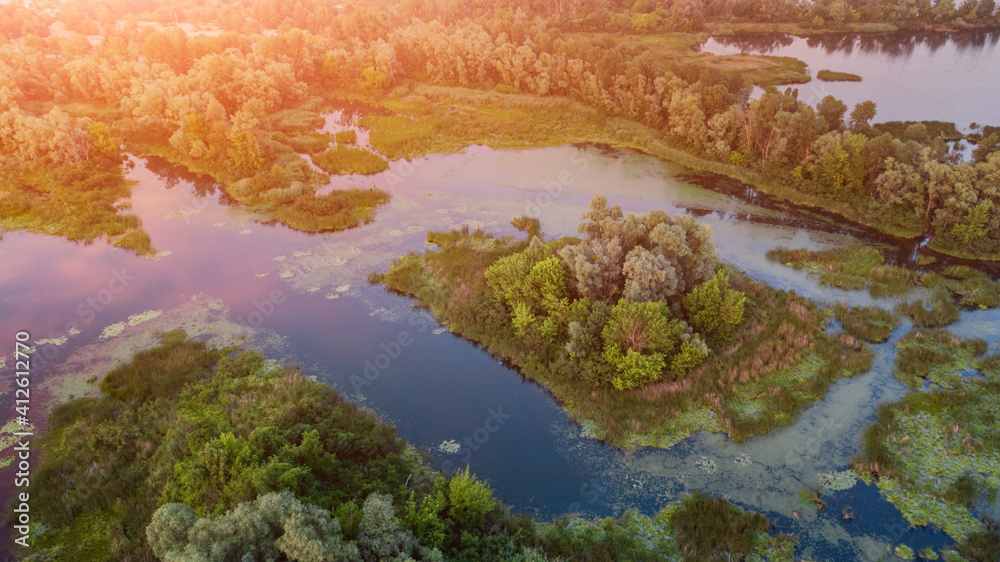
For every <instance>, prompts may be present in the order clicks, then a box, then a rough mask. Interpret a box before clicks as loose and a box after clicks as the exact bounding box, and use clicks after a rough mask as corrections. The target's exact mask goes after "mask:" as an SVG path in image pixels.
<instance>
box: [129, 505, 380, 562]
mask: <svg viewBox="0 0 1000 562" xmlns="http://www.w3.org/2000/svg"><path fill="white" fill-rule="evenodd" d="M375 495H377V494H372V496H375ZM389 506H390V508H391V507H392V505H391V503H390V504H389ZM146 537H147V540H148V541H149V545H150V547H151V548H152V549H153V553H154V554H155V555H156V556H157V558H159V559H161V560H164V561H167V562H181V561H184V560H295V561H302V562H326V561H356V560H360V556H359V554H358V549H357V547H356V546H354V545H353V544H352V543H349V542H345V541H344V540H343V537H342V535H341V532H340V524H339V523H338V521H337V519H335V518H333V517H332V516H331V515H330V512H329V511H327V510H325V509H322V508H320V507H317V506H314V505H308V504H303V503H301V502H300V501H299V500H298V499H296V498H295V496H294V495H292V493H291V492H287V491H286V492H282V493H280V494H275V493H271V494H266V495H263V496H260V497H258V498H257V499H256V500H254V501H251V502H244V503H241V504H239V505H237V506H236V507H235V508H233V509H232V510H230V511H227V512H226V513H224V514H222V515H219V516H218V517H203V518H201V519H197V518H196V516H195V513H194V510H193V509H192V508H191V507H189V506H187V505H184V504H177V503H168V504H164V505H163V506H161V507H160V508H159V509H157V510H156V512H154V513H153V518H152V520H151V521H150V523H149V526H148V527H146Z"/></svg>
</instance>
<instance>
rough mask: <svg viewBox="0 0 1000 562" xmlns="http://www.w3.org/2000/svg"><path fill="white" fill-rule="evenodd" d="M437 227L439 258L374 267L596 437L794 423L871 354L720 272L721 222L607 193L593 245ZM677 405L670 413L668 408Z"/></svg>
mask: <svg viewBox="0 0 1000 562" xmlns="http://www.w3.org/2000/svg"><path fill="white" fill-rule="evenodd" d="M513 222H514V224H515V225H517V226H518V227H519V228H521V229H522V230H525V231H527V232H529V238H530V241H524V242H518V241H514V240H512V239H494V238H493V237H491V236H489V235H488V234H485V233H483V232H481V231H477V232H474V233H471V234H470V233H469V232H468V229H464V230H461V231H452V232H450V233H430V234H429V235H428V241H429V242H431V243H434V244H436V245H438V246H440V250H439V251H429V252H427V253H425V254H423V255H415V254H411V255H408V256H405V257H403V258H401V259H400V260H398V261H397V262H396V263H395V264H394V265H393V266H392V268H391V269H390V270H389V272H387V273H385V274H380V275H373V277H372V279H373V280H374V281H376V282H382V283H385V284H386V286H387V287H388V288H390V289H392V290H395V291H398V292H401V293H404V294H408V295H413V296H416V297H417V298H418V299H419V300H420V302H421V304H422V305H423V306H426V307H428V308H429V309H431V310H432V311H433V312H434V313H435V314H436V315H437V316H438V318H439V319H440V320H441V321H442V322H444V323H446V324H447V325H448V327H449V329H450V330H451V331H453V332H455V333H458V334H462V335H464V336H465V337H467V338H469V339H472V340H474V341H477V342H480V343H482V344H483V345H484V346H485V347H486V348H487V349H489V350H490V351H491V352H493V353H495V354H497V355H500V356H502V357H503V358H505V359H507V360H509V361H511V362H512V363H513V364H515V365H517V366H518V367H519V368H520V369H521V370H522V372H523V373H524V374H525V375H527V376H528V377H530V378H532V379H534V380H536V381H538V382H540V383H542V384H545V385H546V386H547V387H548V388H549V389H550V390H551V391H552V392H553V393H554V394H555V396H556V397H557V398H559V399H560V400H561V401H562V403H563V404H564V405H565V406H566V408H567V409H568V411H569V412H570V414H571V415H572V416H573V417H574V418H575V419H576V420H577V421H579V422H580V423H582V424H583V426H584V429H585V431H587V432H588V433H589V434H591V435H592V436H594V437H599V438H606V439H608V440H610V441H612V442H614V443H616V444H626V445H633V446H634V445H651V446H659V447H671V446H673V444H675V443H676V442H677V441H679V440H680V439H682V438H683V437H685V436H686V435H688V434H689V433H690V432H691V431H693V430H696V429H708V430H714V431H718V430H720V429H724V430H725V431H727V432H728V433H729V434H730V436H731V437H733V438H735V439H745V438H747V437H749V436H751V435H754V434H756V433H761V432H764V431H767V430H769V429H770V428H772V427H774V426H776V425H782V424H786V423H790V422H791V421H792V420H793V419H794V416H795V415H796V414H797V413H798V412H799V411H800V410H801V409H802V408H804V407H805V406H806V405H808V404H809V403H811V402H812V401H814V400H816V399H817V398H819V397H820V396H822V394H823V393H824V392H825V390H826V388H827V386H828V385H829V383H830V382H831V381H832V380H835V379H836V378H838V377H840V376H842V375H845V374H850V373H855V372H859V371H863V370H865V369H867V367H868V363H869V361H870V359H871V350H870V349H868V348H867V347H866V346H865V345H864V344H863V343H862V342H861V341H859V340H856V339H854V338H852V337H851V336H847V335H846V334H831V335H828V334H825V333H824V318H823V314H822V313H821V312H820V311H819V310H818V309H817V308H816V306H815V305H813V304H812V303H810V302H809V301H808V300H806V299H803V298H801V297H798V296H796V295H794V293H786V292H783V291H775V290H773V289H770V288H769V287H766V286H764V285H762V284H759V283H755V282H753V281H752V280H750V279H748V278H746V277H745V276H743V275H741V274H739V273H737V272H735V271H733V270H732V269H731V268H728V267H720V265H719V264H718V262H717V260H716V258H715V248H714V245H713V244H712V242H711V229H710V228H709V227H707V226H706V225H703V224H701V223H698V222H697V221H696V220H695V219H694V218H693V217H690V216H686V215H678V216H674V217H670V216H668V215H667V214H666V213H663V212H662V211H653V212H650V213H648V214H645V215H639V214H627V215H626V214H625V213H623V212H622V210H621V208H619V207H617V206H611V207H609V206H608V205H607V201H606V200H605V199H604V197H602V196H597V197H595V198H594V200H593V201H592V202H591V208H590V210H589V211H588V212H587V213H585V214H584V221H583V222H582V223H581V225H580V233H581V234H582V235H583V239H582V240H581V239H576V238H562V239H558V240H553V241H550V242H542V241H541V238H540V237H539V235H540V234H539V232H538V224H537V221H531V220H524V219H521V220H517V219H515V220H514V221H513ZM664 411H665V412H668V415H666V416H664V415H663V414H662V412H664Z"/></svg>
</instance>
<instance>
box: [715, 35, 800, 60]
mask: <svg viewBox="0 0 1000 562" xmlns="http://www.w3.org/2000/svg"><path fill="white" fill-rule="evenodd" d="M715 40H716V41H718V42H719V43H720V44H722V45H725V46H727V47H736V48H738V49H740V50H741V51H745V52H748V53H756V54H763V55H766V54H768V53H771V52H773V51H775V50H777V49H779V48H781V47H788V46H790V45H791V44H792V43H793V42H794V38H793V37H792V36H791V35H785V34H784V33H737V34H735V35H732V36H721V37H716V38H715Z"/></svg>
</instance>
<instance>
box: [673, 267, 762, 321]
mask: <svg viewBox="0 0 1000 562" xmlns="http://www.w3.org/2000/svg"><path fill="white" fill-rule="evenodd" d="M746 300H747V297H746V295H744V294H743V293H742V292H740V291H737V290H735V289H733V288H731V287H730V286H729V275H728V274H727V273H726V272H725V271H722V270H720V271H719V272H718V273H716V274H715V276H714V277H712V278H711V279H709V280H708V281H706V282H704V283H702V284H701V285H698V286H697V287H695V288H694V289H693V290H692V291H691V292H690V293H688V294H687V295H686V296H685V297H684V310H685V312H686V313H687V318H688V323H690V324H691V327H692V328H694V329H695V330H697V331H698V332H701V333H703V334H706V335H709V336H714V335H717V334H719V333H720V332H721V331H723V330H725V329H726V328H728V327H731V326H738V325H739V324H740V323H741V322H743V309H744V305H745V303H746Z"/></svg>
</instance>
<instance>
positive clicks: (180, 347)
mask: <svg viewBox="0 0 1000 562" xmlns="http://www.w3.org/2000/svg"><path fill="white" fill-rule="evenodd" d="M100 386H101V391H102V395H101V397H99V398H88V399H78V400H75V401H72V402H69V403H67V404H64V405H62V406H59V407H57V408H56V409H55V410H53V412H52V414H51V417H50V420H49V422H50V429H49V432H48V433H47V434H46V435H45V437H44V443H43V447H42V448H41V450H42V453H41V457H40V460H39V465H38V467H37V469H36V474H37V476H35V478H36V480H35V482H34V483H35V486H34V487H33V492H32V500H33V502H34V503H33V504H32V508H33V509H32V514H33V516H34V517H37V518H38V520H39V521H40V524H39V528H40V529H42V531H41V534H40V535H38V536H37V537H35V539H34V540H33V546H32V549H31V551H30V552H29V553H25V552H21V553H19V554H22V555H23V557H24V559H26V560H36V561H39V560H74V561H88V560H124V559H131V560H153V559H159V560H164V561H172V560H241V561H244V562H246V561H247V560H251V561H262V562H263V561H265V560H271V561H283V560H289V561H294V560H298V561H310V562H318V561H320V560H324V561H332V560H342V561H365V562H376V561H383V560H414V559H418V560H462V561H477V560H521V561H544V560H561V559H568V558H572V559H581V558H582V559H602V560H622V561H625V560H655V559H662V558H663V557H664V556H667V557H671V558H679V557H682V554H681V553H682V552H691V553H694V552H698V553H703V552H706V551H711V552H714V553H717V554H718V555H719V556H721V555H723V554H724V553H728V554H730V555H733V556H746V555H750V554H757V555H760V556H765V557H767V558H769V559H775V560H791V559H792V558H791V557H792V551H793V549H794V546H795V542H796V541H795V540H794V539H790V538H788V537H777V538H772V537H770V536H768V535H767V533H766V530H767V529H766V527H767V525H766V519H764V518H763V517H762V516H760V515H758V514H753V513H744V512H743V511H742V510H740V509H738V508H736V507H734V506H731V505H729V504H728V503H727V502H725V501H723V500H713V499H711V498H708V497H707V496H705V495H704V494H696V495H694V496H691V497H688V498H685V499H683V501H682V502H680V503H673V504H670V505H668V506H667V507H666V508H664V510H663V511H661V512H660V513H659V514H658V515H656V516H655V517H653V518H649V517H645V516H643V515H640V514H638V513H636V512H634V511H630V512H627V513H625V515H623V516H622V518H621V519H619V520H615V519H603V520H596V521H590V520H585V519H580V518H578V517H576V516H569V517H566V518H563V519H560V520H559V521H556V522H554V523H536V522H534V521H532V520H531V519H529V518H527V517H520V516H513V515H511V514H510V512H509V510H508V509H507V508H506V507H505V506H504V505H503V504H502V503H501V502H500V501H499V500H497V499H496V498H494V496H493V492H492V491H491V490H490V489H489V488H488V487H487V486H486V485H485V484H483V483H482V482H480V481H479V480H477V479H476V477H475V476H474V475H473V474H471V473H470V472H469V470H468V468H466V469H464V470H459V471H458V472H457V473H455V474H454V475H452V476H451V477H450V478H446V477H445V476H444V475H442V474H435V473H432V472H431V471H430V469H428V468H427V467H426V466H425V465H423V464H422V462H421V460H420V458H419V456H418V455H417V454H416V453H415V451H414V450H413V449H412V448H410V447H408V446H407V445H406V444H405V442H403V441H402V440H400V439H399V438H398V437H397V436H396V434H395V431H394V430H393V428H392V427H391V426H389V425H386V424H385V423H384V422H381V421H379V420H378V419H376V418H375V417H374V416H373V415H372V414H371V413H369V412H367V411H364V410H361V409H358V408H357V407H355V406H353V405H351V404H349V403H345V402H343V401H341V400H340V398H339V397H338V396H337V394H336V392H335V391H333V390H331V389H330V388H328V387H326V386H325V385H322V384H318V383H315V382H312V381H310V380H308V379H306V378H305V377H303V376H302V375H301V374H300V373H298V372H297V371H294V370H291V369H287V368H281V367H277V366H275V365H273V364H271V363H269V362H267V361H265V360H264V359H263V358H262V357H261V356H260V354H258V353H255V352H242V351H239V350H238V349H232V348H227V349H222V350H213V349H208V348H206V347H205V345H204V344H203V343H200V342H198V341H194V340H189V339H185V336H184V334H183V332H173V333H169V334H167V335H166V336H165V337H164V339H163V342H162V343H161V345H159V346H158V347H156V348H153V349H150V350H147V351H143V352H140V353H138V354H136V355H135V356H134V357H133V358H132V360H131V361H130V362H129V363H126V364H124V365H122V366H120V367H118V368H116V369H114V370H112V371H111V372H109V373H108V374H107V375H106V377H105V378H104V380H103V381H102V382H101V383H100ZM703 506H711V508H712V509H711V511H710V512H709V513H708V514H706V513H703V512H702V507H703ZM706 516H707V517H709V519H710V520H711V521H712V525H711V526H710V527H706V528H704V529H700V528H693V527H692V526H691V525H690V524H689V523H687V521H689V520H694V519H695V518H702V519H703V518H705V517H706ZM762 521H763V522H764V523H763V524H762V523H761V522H762ZM675 537H676V538H675ZM692 559H701V558H699V557H697V556H695V557H693V558H692Z"/></svg>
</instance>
